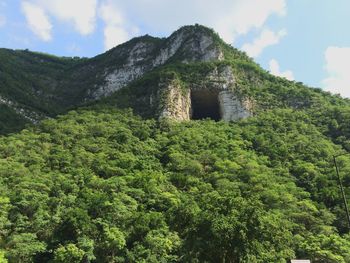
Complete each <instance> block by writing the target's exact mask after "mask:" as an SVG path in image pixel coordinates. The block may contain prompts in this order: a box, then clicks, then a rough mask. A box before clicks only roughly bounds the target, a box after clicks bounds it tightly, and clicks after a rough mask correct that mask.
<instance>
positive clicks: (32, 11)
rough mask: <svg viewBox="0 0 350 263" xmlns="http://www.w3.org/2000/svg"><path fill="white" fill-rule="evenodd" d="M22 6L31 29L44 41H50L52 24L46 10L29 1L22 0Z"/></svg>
mask: <svg viewBox="0 0 350 263" xmlns="http://www.w3.org/2000/svg"><path fill="white" fill-rule="evenodd" d="M21 7H22V11H23V12H24V15H25V17H26V20H27V23H28V26H29V28H30V30H32V31H33V33H34V34H36V35H37V36H38V37H39V38H40V39H42V40H43V41H50V40H51V39H52V36H51V30H52V24H51V22H50V20H49V18H48V16H47V15H46V13H45V11H44V10H43V9H42V8H41V7H40V6H38V5H35V4H33V3H30V2H27V1H24V2H22V6H21Z"/></svg>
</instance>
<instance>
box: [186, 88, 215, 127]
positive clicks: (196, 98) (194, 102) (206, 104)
mask: <svg viewBox="0 0 350 263" xmlns="http://www.w3.org/2000/svg"><path fill="white" fill-rule="evenodd" d="M218 95H219V92H218V91H215V90H205V89H199V90H192V91H191V110H192V114H191V119H192V120H202V119H206V118H209V119H212V120H214V121H219V120H220V119H221V114H220V104H219V99H218Z"/></svg>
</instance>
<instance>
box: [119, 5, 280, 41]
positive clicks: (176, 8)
mask: <svg viewBox="0 0 350 263" xmlns="http://www.w3.org/2000/svg"><path fill="white" fill-rule="evenodd" d="M113 4H114V6H116V7H118V10H119V12H121V13H122V14H123V15H125V19H128V21H129V22H130V23H131V21H133V22H135V21H141V22H142V26H143V28H146V29H147V30H148V31H155V32H161V33H164V34H168V33H170V32H172V31H174V30H175V29H177V28H178V27H180V26H183V25H187V24H195V23H199V24H203V25H206V26H209V27H212V28H214V29H215V30H216V31H218V32H219V34H220V35H221V37H223V38H224V40H225V41H227V42H229V43H233V41H234V40H235V39H236V38H237V37H238V36H239V35H243V34H246V33H248V32H249V31H250V30H251V29H254V28H261V27H262V26H263V25H264V24H265V23H266V21H267V19H268V18H269V17H270V16H271V15H273V14H276V15H284V14H285V13H286V0H264V1H262V0H216V1H212V0H192V1H189V0H177V1H164V0H142V1H140V0H128V1H125V0H114V1H113ZM134 25H135V24H134Z"/></svg>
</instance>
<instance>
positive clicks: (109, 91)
mask: <svg viewBox="0 0 350 263" xmlns="http://www.w3.org/2000/svg"><path fill="white" fill-rule="evenodd" d="M0 58H1V59H0V72H1V74H0V103H1V104H2V105H6V107H7V110H6V116H8V115H9V114H10V116H12V118H16V119H20V120H21V121H19V122H17V125H15V126H13V124H12V123H11V121H10V119H9V118H5V115H3V116H0V121H2V122H1V123H0V127H6V129H5V128H2V129H1V130H0V132H1V133H5V132H8V131H15V130H17V129H18V128H21V127H23V125H24V124H25V123H36V122H37V121H38V120H41V119H43V118H46V117H53V116H56V115H57V114H60V113H64V112H66V111H67V110H68V109H72V108H76V107H78V106H81V105H83V104H86V103H91V102H93V101H96V100H100V99H104V98H106V97H107V98H108V99H107V100H102V102H101V103H108V104H112V105H114V106H117V107H122V108H123V107H132V108H133V109H134V110H135V112H137V113H139V114H142V115H143V116H144V117H156V118H158V117H171V118H175V119H191V118H192V114H193V111H195V109H193V107H192V99H191V96H192V93H193V94H194V96H195V97H196V98H194V100H195V101H194V103H196V100H197V101H198V100H199V101H201V100H202V101H203V100H205V95H203V94H200V93H203V92H204V93H205V92H206V91H205V90H207V91H208V90H216V91H215V92H216V93H217V94H216V95H215V92H214V97H215V96H216V97H217V100H218V102H211V103H212V104H213V103H214V104H215V103H216V104H220V105H219V106H220V111H221V112H220V115H221V118H223V119H226V120H236V119H239V118H241V117H246V116H251V115H253V114H256V113H257V112H259V111H260V110H264V109H269V108H273V107H294V108H305V107H311V106H315V105H316V104H319V105H323V103H326V104H331V105H332V104H343V105H344V104H348V101H345V100H342V99H340V98H339V97H335V96H330V95H329V94H327V93H325V92H322V91H320V90H317V89H309V88H307V87H305V86H304V85H302V84H301V83H295V82H290V81H287V80H284V79H280V78H277V77H274V76H272V75H270V74H269V73H268V72H266V71H264V70H262V69H261V68H260V67H259V66H258V65H257V64H255V63H254V62H253V61H252V60H251V59H250V58H248V57H247V56H246V55H245V54H244V53H242V52H240V51H238V50H236V49H234V48H232V47H230V46H229V45H227V44H226V43H224V42H223V41H222V40H221V39H220V38H219V37H218V35H217V34H216V33H215V32H214V31H212V30H211V29H208V28H206V27H203V26H200V25H195V26H185V27H182V28H180V29H179V30H178V31H176V32H174V33H173V34H172V35H171V36H169V37H168V38H166V39H159V38H154V37H150V36H143V37H139V38H135V39H132V40H130V41H128V42H126V43H124V44H122V45H120V46H117V47H115V48H113V49H111V50H109V51H108V52H106V53H104V54H101V55H99V56H96V57H94V58H91V59H86V58H84V59H80V58H59V57H54V56H50V55H46V54H41V53H33V52H29V51H12V50H6V49H2V50H0ZM192 91H193V92H192ZM196 93H197V94H198V96H196ZM207 93H208V95H207V97H210V96H211V95H210V92H207ZM109 97H110V98H109ZM209 103H210V102H209ZM201 108H202V109H203V108H205V107H199V110H197V112H200V111H202V110H201ZM10 112H11V113H10ZM4 114H5V113H4ZM218 114H219V113H218ZM0 115H1V113H0ZM195 115H196V113H195ZM197 115H199V116H200V115H201V114H200V113H199V114H197ZM6 119H7V121H6Z"/></svg>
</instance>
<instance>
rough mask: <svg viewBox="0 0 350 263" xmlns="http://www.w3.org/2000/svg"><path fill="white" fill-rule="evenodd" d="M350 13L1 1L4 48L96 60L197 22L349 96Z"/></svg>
mask: <svg viewBox="0 0 350 263" xmlns="http://www.w3.org/2000/svg"><path fill="white" fill-rule="evenodd" d="M349 11H350V1H349V0H216V1H212V0H0V47H2V48H11V49H29V50H32V51H40V52H45V53H50V54H54V55H58V56H80V57H93V56H95V55H98V54H100V53H103V52H105V51H106V50H108V49H110V48H112V47H114V46H116V45H118V44H120V43H123V42H125V41H127V40H129V39H131V38H132V37H135V36H140V35H145V34H149V35H152V36H157V37H166V36H169V35H170V34H171V33H172V32H173V31H175V30H176V29H178V28H179V27H181V26H183V25H190V24H195V23H198V24H202V25H205V26H208V27H211V28H213V29H214V30H215V31H217V32H218V33H219V35H220V36H221V37H222V38H223V39H224V40H225V41H226V42H227V43H229V44H231V45H233V46H234V47H236V48H238V49H240V50H243V51H245V52H246V53H247V54H248V55H249V56H250V57H252V58H253V59H254V60H255V61H256V62H257V63H259V64H260V65H261V66H262V67H263V68H264V69H266V70H268V71H270V72H271V73H272V74H274V75H276V76H281V77H285V78H287V79H290V80H295V81H298V82H303V83H305V84H307V85H308V86H311V87H319V88H322V89H324V90H327V91H330V92H332V93H337V94H341V95H342V96H344V97H350V32H349V25H350V15H349Z"/></svg>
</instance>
